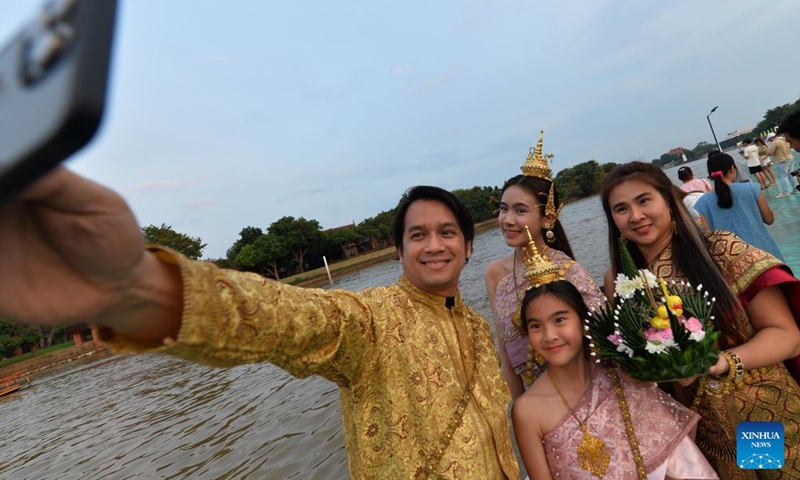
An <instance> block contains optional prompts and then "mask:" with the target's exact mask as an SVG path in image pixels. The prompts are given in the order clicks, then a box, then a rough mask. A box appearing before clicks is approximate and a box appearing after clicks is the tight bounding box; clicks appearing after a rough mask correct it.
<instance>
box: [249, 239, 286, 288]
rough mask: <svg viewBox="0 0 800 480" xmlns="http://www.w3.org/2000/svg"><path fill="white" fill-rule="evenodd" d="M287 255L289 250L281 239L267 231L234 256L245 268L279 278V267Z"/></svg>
mask: <svg viewBox="0 0 800 480" xmlns="http://www.w3.org/2000/svg"><path fill="white" fill-rule="evenodd" d="M289 257H290V252H289V250H288V249H287V248H286V245H284V242H283V241H282V239H281V238H280V237H278V236H277V235H275V234H273V233H268V234H264V235H261V236H260V237H258V238H257V239H256V241H255V242H253V243H251V244H249V245H245V246H244V247H242V249H241V251H240V252H239V255H237V256H236V263H237V264H238V265H240V266H241V267H242V268H243V269H245V270H248V271H252V272H256V273H260V274H262V275H264V274H266V275H269V276H271V277H272V278H274V279H276V280H280V278H281V276H280V272H281V267H282V266H284V265H285V264H286V263H287V262H286V261H287V260H288V258H289Z"/></svg>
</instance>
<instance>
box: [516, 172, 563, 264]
mask: <svg viewBox="0 0 800 480" xmlns="http://www.w3.org/2000/svg"><path fill="white" fill-rule="evenodd" d="M512 186H517V187H520V188H522V189H523V190H525V191H526V192H528V194H530V195H532V196H533V197H534V198H535V199H536V201H537V202H539V207H538V208H539V215H540V216H541V217H542V219H544V207H545V205H546V204H547V196H548V195H549V194H550V181H549V180H545V179H543V178H539V177H529V176H527V175H517V176H516V177H513V178H510V179H508V181H506V183H504V184H503V190H502V191H501V192H500V195H501V196H502V194H503V193H505V191H506V189H508V187H512ZM553 205H554V206H555V207H556V210H558V208H559V207H560V206H561V202H560V201H559V200H558V192H557V191H556V189H555V188H554V189H553ZM553 233H554V234H555V238H554V242H553V243H550V242H548V245H549V246H550V247H552V248H555V249H556V250H561V251H562V252H564V253H566V254H567V255H568V256H569V258H571V259H573V260H574V259H575V255H574V254H573V253H572V247H571V246H570V245H569V240H568V239H567V233H566V232H565V231H564V227H562V226H561V220H559V219H556V223H555V225H554V226H553ZM542 234H544V228H542Z"/></svg>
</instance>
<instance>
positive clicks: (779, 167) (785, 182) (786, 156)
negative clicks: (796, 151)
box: [767, 132, 800, 198]
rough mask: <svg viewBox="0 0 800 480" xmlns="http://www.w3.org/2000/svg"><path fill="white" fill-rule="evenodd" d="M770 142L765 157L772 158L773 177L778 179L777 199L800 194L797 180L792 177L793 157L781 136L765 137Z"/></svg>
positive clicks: (770, 135) (769, 135)
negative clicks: (773, 164) (773, 166)
mask: <svg viewBox="0 0 800 480" xmlns="http://www.w3.org/2000/svg"><path fill="white" fill-rule="evenodd" d="M767 140H768V141H769V142H770V144H769V150H767V155H770V156H772V159H773V162H775V176H776V177H777V179H778V198H784V197H788V196H789V195H790V194H793V193H795V194H800V186H798V184H797V178H795V176H794V175H792V172H793V171H794V169H795V161H794V155H792V149H791V148H790V147H789V144H788V143H787V142H786V140H785V139H784V138H783V135H776V134H775V133H774V132H773V133H769V134H768V135H767Z"/></svg>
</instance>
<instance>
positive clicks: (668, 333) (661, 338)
mask: <svg viewBox="0 0 800 480" xmlns="http://www.w3.org/2000/svg"><path fill="white" fill-rule="evenodd" d="M644 338H646V339H647V345H645V347H644V348H645V350H647V351H648V352H650V353H654V354H656V355H660V354H662V353H664V352H666V351H667V350H669V349H670V348H677V349H678V350H680V346H678V344H677V343H675V340H674V339H673V338H672V330H671V329H669V328H666V329H664V330H659V329H656V328H649V329H647V330H645V332H644Z"/></svg>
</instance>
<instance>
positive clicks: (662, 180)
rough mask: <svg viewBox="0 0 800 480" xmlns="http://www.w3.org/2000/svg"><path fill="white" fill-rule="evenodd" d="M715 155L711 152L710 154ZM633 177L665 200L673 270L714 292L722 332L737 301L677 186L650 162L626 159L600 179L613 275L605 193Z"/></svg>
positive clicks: (614, 254) (615, 258)
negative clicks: (672, 225)
mask: <svg viewBox="0 0 800 480" xmlns="http://www.w3.org/2000/svg"><path fill="white" fill-rule="evenodd" d="M717 156H718V155H712V156H711V158H715V157H717ZM635 180H636V181H640V182H644V183H646V184H648V185H650V186H652V187H653V188H655V189H656V191H657V192H658V193H659V194H661V196H662V197H663V198H664V200H665V201H666V203H667V206H668V207H669V209H670V212H671V214H672V219H673V220H674V221H675V227H676V229H677V231H678V233H676V234H675V235H673V236H672V264H673V267H674V268H675V270H676V271H677V272H680V273H683V275H685V276H686V279H687V280H688V281H689V282H691V284H692V285H695V286H697V285H700V284H702V285H703V288H704V289H706V290H707V291H709V292H714V293H715V296H716V298H717V301H716V303H715V304H714V317H715V319H714V322H715V323H716V327H717V329H719V330H720V331H723V332H724V331H725V330H723V328H722V326H723V325H724V324H725V323H726V321H727V320H728V319H730V318H732V317H733V316H734V315H735V314H736V312H737V311H738V310H739V309H740V308H741V304H740V303H739V301H738V300H737V299H736V297H735V296H734V294H733V292H732V291H731V288H730V286H729V285H728V282H727V280H726V279H725V277H724V276H723V275H722V271H720V269H719V267H718V266H717V264H716V263H715V262H714V259H713V258H712V256H711V250H710V248H709V246H708V242H707V241H706V238H705V237H704V236H703V234H702V233H701V232H700V230H699V229H698V227H697V226H696V225H695V223H694V221H693V220H692V217H691V216H690V215H689V213H688V211H687V210H686V207H685V206H684V205H683V202H682V201H681V198H682V197H681V195H680V193H681V190H680V189H679V188H678V187H676V186H675V185H673V184H672V182H671V181H670V179H669V177H667V175H666V174H665V173H664V172H663V171H661V169H660V168H658V167H657V166H655V165H653V164H652V163H644V162H630V163H625V164H622V165H620V166H618V167H617V168H615V169H614V170H612V171H611V172H609V173H608V175H606V178H605V179H604V180H603V185H602V187H601V193H600V195H601V199H602V202H603V210H605V213H606V220H607V221H608V244H609V250H610V253H611V268H612V270H613V274H614V277H616V276H617V274H618V273H620V272H622V263H621V258H620V253H619V250H618V246H617V239H618V238H619V237H620V236H621V235H622V234H621V233H620V231H619V228H618V227H617V224H616V223H614V217H613V215H612V212H611V205H610V204H609V197H610V196H611V191H612V190H614V188H616V187H617V186H618V185H620V184H622V183H624V182H628V181H635ZM627 245H628V250H630V252H631V255H632V256H633V259H634V260H635V261H636V265H637V266H638V267H639V268H647V262H646V261H645V259H644V256H643V255H642V253H641V252H640V251H639V247H638V246H637V245H636V244H635V243H634V242H628V243H627ZM723 337H724V335H723ZM720 338H721V342H723V343H724V339H723V338H722V337H720ZM724 347H725V346H724V345H723V348H724Z"/></svg>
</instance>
